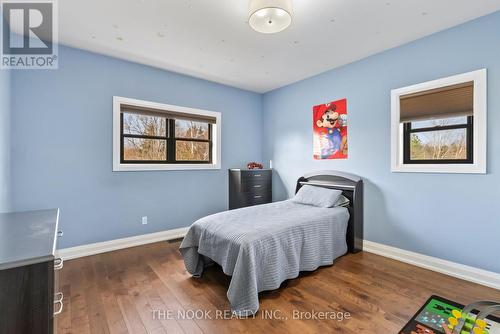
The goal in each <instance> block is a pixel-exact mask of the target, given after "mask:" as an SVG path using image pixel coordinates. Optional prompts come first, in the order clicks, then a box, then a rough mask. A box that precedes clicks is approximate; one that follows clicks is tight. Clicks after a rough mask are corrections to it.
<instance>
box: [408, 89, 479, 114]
mask: <svg viewBox="0 0 500 334" xmlns="http://www.w3.org/2000/svg"><path fill="white" fill-rule="evenodd" d="M473 110H474V82H473V81H471V82H465V83H462V84H458V85H453V86H447V87H441V88H436V89H431V90H426V91H423V92H418V93H413V94H407V95H402V96H400V121H401V122H411V121H417V120H423V119H436V118H446V117H460V116H472V115H473Z"/></svg>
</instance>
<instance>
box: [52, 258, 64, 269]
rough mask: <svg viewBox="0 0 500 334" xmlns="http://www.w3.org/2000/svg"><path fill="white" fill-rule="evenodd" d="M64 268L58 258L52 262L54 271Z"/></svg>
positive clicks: (62, 261)
mask: <svg viewBox="0 0 500 334" xmlns="http://www.w3.org/2000/svg"><path fill="white" fill-rule="evenodd" d="M63 267H64V260H63V259H61V258H60V257H58V258H57V259H55V260H54V270H61V269H62V268H63Z"/></svg>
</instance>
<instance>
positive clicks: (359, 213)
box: [295, 170, 363, 253]
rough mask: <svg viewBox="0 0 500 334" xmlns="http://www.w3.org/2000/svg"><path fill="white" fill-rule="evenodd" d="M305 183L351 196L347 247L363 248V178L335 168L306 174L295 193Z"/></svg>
mask: <svg viewBox="0 0 500 334" xmlns="http://www.w3.org/2000/svg"><path fill="white" fill-rule="evenodd" d="M304 184H309V185H313V186H317V187H324V188H331V189H339V190H342V194H343V195H344V196H345V197H347V198H349V200H350V203H349V207H348V210H349V214H350V218H349V224H348V226H347V247H348V249H349V252H351V253H356V252H359V251H361V250H363V180H362V179H361V178H360V177H359V176H357V175H353V174H349V173H344V172H338V171H333V170H327V171H319V172H314V173H309V174H306V175H304V176H302V177H300V178H299V179H298V180H297V188H296V189H295V193H297V191H299V189H300V187H302V186H303V185H304Z"/></svg>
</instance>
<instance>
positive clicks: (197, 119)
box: [121, 104, 217, 124]
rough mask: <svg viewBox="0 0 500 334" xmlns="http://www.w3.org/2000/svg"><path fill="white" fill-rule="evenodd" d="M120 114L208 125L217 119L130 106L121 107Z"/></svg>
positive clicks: (123, 105)
mask: <svg viewBox="0 0 500 334" xmlns="http://www.w3.org/2000/svg"><path fill="white" fill-rule="evenodd" d="M121 112H122V113H128V114H139V115H148V116H158V117H166V118H174V119H179V120H186V121H193V122H203V123H210V124H215V123H216V121H217V119H216V118H215V117H213V116H206V115H197V114H189V113H182V112H177V111H170V110H158V109H154V108H146V107H137V106H130V105H125V104H122V105H121Z"/></svg>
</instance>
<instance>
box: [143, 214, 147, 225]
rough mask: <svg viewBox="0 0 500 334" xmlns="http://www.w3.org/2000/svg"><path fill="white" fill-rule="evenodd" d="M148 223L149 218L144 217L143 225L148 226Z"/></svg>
mask: <svg viewBox="0 0 500 334" xmlns="http://www.w3.org/2000/svg"><path fill="white" fill-rule="evenodd" d="M147 223H148V216H144V217H142V225H146V224H147Z"/></svg>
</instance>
